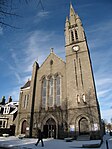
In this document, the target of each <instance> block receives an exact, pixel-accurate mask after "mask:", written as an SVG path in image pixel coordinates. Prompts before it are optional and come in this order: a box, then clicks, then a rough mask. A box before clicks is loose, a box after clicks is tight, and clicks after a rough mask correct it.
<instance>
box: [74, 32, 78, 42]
mask: <svg viewBox="0 0 112 149" xmlns="http://www.w3.org/2000/svg"><path fill="white" fill-rule="evenodd" d="M75 37H76V40H78V33H77V30H75Z"/></svg>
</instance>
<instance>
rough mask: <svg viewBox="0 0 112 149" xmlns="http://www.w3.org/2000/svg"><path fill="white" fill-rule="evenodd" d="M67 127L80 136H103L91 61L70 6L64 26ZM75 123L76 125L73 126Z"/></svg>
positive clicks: (80, 23) (79, 24)
mask: <svg viewBox="0 0 112 149" xmlns="http://www.w3.org/2000/svg"><path fill="white" fill-rule="evenodd" d="M65 51H66V78H67V100H68V115H69V117H68V124H69V126H71V127H75V128H74V129H75V131H76V133H77V135H80V134H86V133H87V134H90V133H96V131H97V132H98V133H99V135H100V112H99V105H98V101H97V96H96V90H95V84H94V78H93V72H92V66H91V60H90V54H89V49H88V45H87V40H86V36H85V32H84V28H83V26H82V22H81V20H80V18H79V16H78V14H76V12H75V11H74V9H73V6H72V4H70V16H69V18H68V17H67V18H66V23H65ZM74 123H75V125H74Z"/></svg>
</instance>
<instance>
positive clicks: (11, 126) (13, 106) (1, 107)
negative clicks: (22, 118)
mask: <svg viewBox="0 0 112 149" xmlns="http://www.w3.org/2000/svg"><path fill="white" fill-rule="evenodd" d="M17 112H18V102H14V101H12V98H11V96H10V97H9V100H8V102H6V101H5V96H3V98H2V101H1V102H0V135H2V134H4V133H7V134H9V135H15V129H16V123H17Z"/></svg>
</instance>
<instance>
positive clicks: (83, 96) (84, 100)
mask: <svg viewBox="0 0 112 149" xmlns="http://www.w3.org/2000/svg"><path fill="white" fill-rule="evenodd" d="M82 99H83V102H84V103H86V98H85V95H84V94H83V95H82Z"/></svg>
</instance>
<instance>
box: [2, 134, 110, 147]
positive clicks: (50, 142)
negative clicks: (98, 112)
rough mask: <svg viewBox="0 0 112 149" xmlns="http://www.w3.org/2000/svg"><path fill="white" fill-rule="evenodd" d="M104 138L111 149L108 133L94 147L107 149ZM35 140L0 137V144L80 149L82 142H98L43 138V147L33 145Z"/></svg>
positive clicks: (93, 141)
mask: <svg viewBox="0 0 112 149" xmlns="http://www.w3.org/2000/svg"><path fill="white" fill-rule="evenodd" d="M105 140H108V142H109V149H112V136H109V135H105V136H104V142H103V144H102V145H101V147H100V148H96V149H107V147H106V143H105V142H106V141H105ZM36 141H37V139H33V138H24V139H19V138H18V137H0V146H1V147H6V148H12V149H37V148H38V149H42V148H43V149H82V144H93V143H95V144H96V143H99V142H100V140H91V141H72V142H65V140H57V139H44V147H42V146H41V142H40V143H39V144H38V146H35V143H36ZM85 149H86V148H85ZM91 149H94V148H91Z"/></svg>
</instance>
